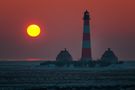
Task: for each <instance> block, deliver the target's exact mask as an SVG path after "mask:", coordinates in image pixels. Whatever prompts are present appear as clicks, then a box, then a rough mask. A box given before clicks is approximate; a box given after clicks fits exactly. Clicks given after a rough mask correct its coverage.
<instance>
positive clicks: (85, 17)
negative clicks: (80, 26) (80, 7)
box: [83, 10, 90, 20]
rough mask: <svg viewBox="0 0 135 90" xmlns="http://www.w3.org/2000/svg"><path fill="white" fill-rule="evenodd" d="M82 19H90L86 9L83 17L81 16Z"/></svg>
mask: <svg viewBox="0 0 135 90" xmlns="http://www.w3.org/2000/svg"><path fill="white" fill-rule="evenodd" d="M83 19H84V20H90V16H89V12H88V11H87V10H86V11H85V12H84V17H83Z"/></svg>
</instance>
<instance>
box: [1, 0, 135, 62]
mask: <svg viewBox="0 0 135 90" xmlns="http://www.w3.org/2000/svg"><path fill="white" fill-rule="evenodd" d="M86 9H87V10H88V11H89V12H90V15H91V21H90V22H91V24H90V25H91V39H92V57H93V59H95V60H97V59H100V58H101V55H102V54H103V53H104V51H105V50H106V49H107V48H111V49H112V50H113V51H114V52H115V54H116V55H117V56H118V58H119V59H120V60H135V40H134V39H135V25H134V24H135V11H134V10H135V0H0V59H1V60H7V59H16V60H20V59H26V60H32V59H33V58H40V59H45V60H55V58H56V56H57V55H58V53H59V52H60V51H61V50H63V49H64V48H67V50H68V51H69V52H70V53H71V55H72V56H73V58H74V59H75V60H78V59H80V57H81V45H82V44H81V43H82V42H81V40H82V31H83V20H82V18H83V12H84V11H85V10H86ZM33 23H35V24H38V25H39V26H40V27H41V35H40V36H39V37H37V38H31V37H29V36H28V35H27V34H26V29H27V26H28V25H29V24H33Z"/></svg>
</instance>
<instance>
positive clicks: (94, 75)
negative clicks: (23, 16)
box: [0, 61, 135, 90]
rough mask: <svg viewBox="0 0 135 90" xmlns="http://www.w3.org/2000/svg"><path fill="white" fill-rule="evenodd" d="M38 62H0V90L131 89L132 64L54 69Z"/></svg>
mask: <svg viewBox="0 0 135 90" xmlns="http://www.w3.org/2000/svg"><path fill="white" fill-rule="evenodd" d="M41 62H43V61H38V62H0V90H135V64H134V63H125V64H123V65H111V66H109V67H103V68H99V67H94V68H73V67H72V68H67V67H62V68H56V67H45V66H40V63H41Z"/></svg>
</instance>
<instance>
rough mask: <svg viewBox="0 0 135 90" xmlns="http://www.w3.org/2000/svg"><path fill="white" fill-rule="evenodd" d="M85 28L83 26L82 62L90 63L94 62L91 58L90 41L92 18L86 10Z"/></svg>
mask: <svg viewBox="0 0 135 90" xmlns="http://www.w3.org/2000/svg"><path fill="white" fill-rule="evenodd" d="M83 20H84V26H83V41H82V56H81V60H83V61H88V60H92V57H91V39H90V22H89V20H90V16H89V12H88V11H87V10H86V11H85V12H84V17H83Z"/></svg>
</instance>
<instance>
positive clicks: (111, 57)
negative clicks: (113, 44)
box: [101, 48, 118, 65]
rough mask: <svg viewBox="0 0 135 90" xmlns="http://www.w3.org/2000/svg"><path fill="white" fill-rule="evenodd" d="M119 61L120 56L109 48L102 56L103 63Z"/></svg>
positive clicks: (108, 63)
mask: <svg viewBox="0 0 135 90" xmlns="http://www.w3.org/2000/svg"><path fill="white" fill-rule="evenodd" d="M116 63H118V57H117V56H116V55H115V54H114V52H113V51H112V50H111V49H110V48H108V49H107V50H106V51H105V52H104V54H103V55H102V57H101V64H102V65H110V64H116Z"/></svg>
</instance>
